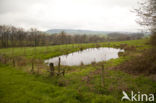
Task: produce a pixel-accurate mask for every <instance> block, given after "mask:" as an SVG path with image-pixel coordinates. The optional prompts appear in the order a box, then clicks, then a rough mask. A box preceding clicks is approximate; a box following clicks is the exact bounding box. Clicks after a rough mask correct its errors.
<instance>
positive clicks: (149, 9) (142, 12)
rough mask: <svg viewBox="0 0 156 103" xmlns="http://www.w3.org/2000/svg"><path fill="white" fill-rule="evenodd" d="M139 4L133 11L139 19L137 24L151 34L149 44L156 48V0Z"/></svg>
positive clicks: (147, 0) (148, 0)
mask: <svg viewBox="0 0 156 103" xmlns="http://www.w3.org/2000/svg"><path fill="white" fill-rule="evenodd" d="M139 4H140V6H139V8H138V9H135V11H136V12H137V15H138V16H139V17H140V18H139V19H138V20H137V22H138V23H139V24H140V25H142V26H144V27H146V28H147V29H148V30H149V31H150V32H151V34H152V36H151V40H150V41H151V44H152V45H155V46H156V0H145V1H144V2H141V3H139Z"/></svg>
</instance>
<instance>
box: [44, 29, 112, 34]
mask: <svg viewBox="0 0 156 103" xmlns="http://www.w3.org/2000/svg"><path fill="white" fill-rule="evenodd" d="M62 31H64V32H66V33H69V34H92V35H93V34H109V33H111V32H107V31H92V30H74V29H50V30H47V31H46V32H47V33H49V34H56V33H60V32H62Z"/></svg>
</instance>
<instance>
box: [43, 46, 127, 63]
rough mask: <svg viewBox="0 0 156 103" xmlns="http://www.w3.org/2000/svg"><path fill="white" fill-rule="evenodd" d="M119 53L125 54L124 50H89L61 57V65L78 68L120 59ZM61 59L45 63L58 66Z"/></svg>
mask: <svg viewBox="0 0 156 103" xmlns="http://www.w3.org/2000/svg"><path fill="white" fill-rule="evenodd" d="M119 52H124V50H121V49H116V48H89V49H85V50H83V51H78V52H73V53H70V54H68V55H62V56H59V57H60V58H61V65H68V66H78V65H81V64H84V65H87V64H91V63H93V62H100V61H107V60H110V59H115V58H118V57H119V56H118V53H119ZM59 57H54V58H50V59H48V60H45V63H54V65H55V66H56V65H58V61H59Z"/></svg>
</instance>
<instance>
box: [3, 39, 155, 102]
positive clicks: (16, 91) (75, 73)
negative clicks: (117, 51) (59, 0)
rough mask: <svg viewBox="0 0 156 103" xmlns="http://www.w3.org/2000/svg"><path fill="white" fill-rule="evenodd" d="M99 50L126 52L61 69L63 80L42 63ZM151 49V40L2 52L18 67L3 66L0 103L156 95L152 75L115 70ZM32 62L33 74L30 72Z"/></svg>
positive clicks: (112, 98) (119, 99)
mask: <svg viewBox="0 0 156 103" xmlns="http://www.w3.org/2000/svg"><path fill="white" fill-rule="evenodd" d="M98 47H114V48H123V49H125V52H124V53H123V54H121V55H120V57H119V58H117V59H111V60H109V61H106V62H104V61H103V62H99V63H93V64H90V65H80V66H61V70H65V75H64V76H62V75H61V76H50V73H49V67H48V66H47V65H46V64H44V62H43V61H44V60H45V59H48V58H52V57H56V56H59V55H64V54H69V53H71V52H74V51H78V50H84V49H86V48H98ZM149 48H151V46H150V45H149V44H148V40H147V39H140V40H129V41H119V42H104V43H86V44H67V45H56V46H41V47H22V48H5V49H0V55H1V57H5V58H9V59H11V60H12V58H14V59H15V61H14V62H15V65H13V63H12V61H11V60H9V59H8V62H7V63H1V64H0V103H122V102H123V103H129V101H121V98H122V96H123V94H122V91H123V90H124V91H126V92H127V93H130V91H134V92H136V93H137V92H138V91H139V92H141V93H147V94H149V93H155V92H156V90H155V88H156V81H155V80H154V79H153V77H152V76H151V75H150V76H147V75H143V74H138V75H135V74H131V73H127V72H125V71H123V70H121V69H120V68H116V67H118V66H119V65H120V66H122V64H123V63H125V62H127V61H128V60H131V59H133V58H135V57H136V56H138V55H142V52H143V51H145V50H148V49H149ZM17 58H20V60H19V61H18V59H17ZM16 59H17V60H16ZM32 60H34V64H33V65H34V72H32V71H31V68H32ZM2 61H3V60H2ZM20 61H22V63H21V62H20ZM38 61H40V62H38ZM39 64H40V69H38V67H39V66H38V65H39ZM41 65H42V66H41ZM102 65H104V71H103V74H102V69H101V68H102ZM57 68H58V67H55V69H56V72H57ZM102 75H103V76H102Z"/></svg>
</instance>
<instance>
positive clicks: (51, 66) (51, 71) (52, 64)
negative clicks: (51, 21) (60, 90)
mask: <svg viewBox="0 0 156 103" xmlns="http://www.w3.org/2000/svg"><path fill="white" fill-rule="evenodd" d="M49 66H50V75H51V76H53V75H54V70H55V68H54V63H50V64H49Z"/></svg>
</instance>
